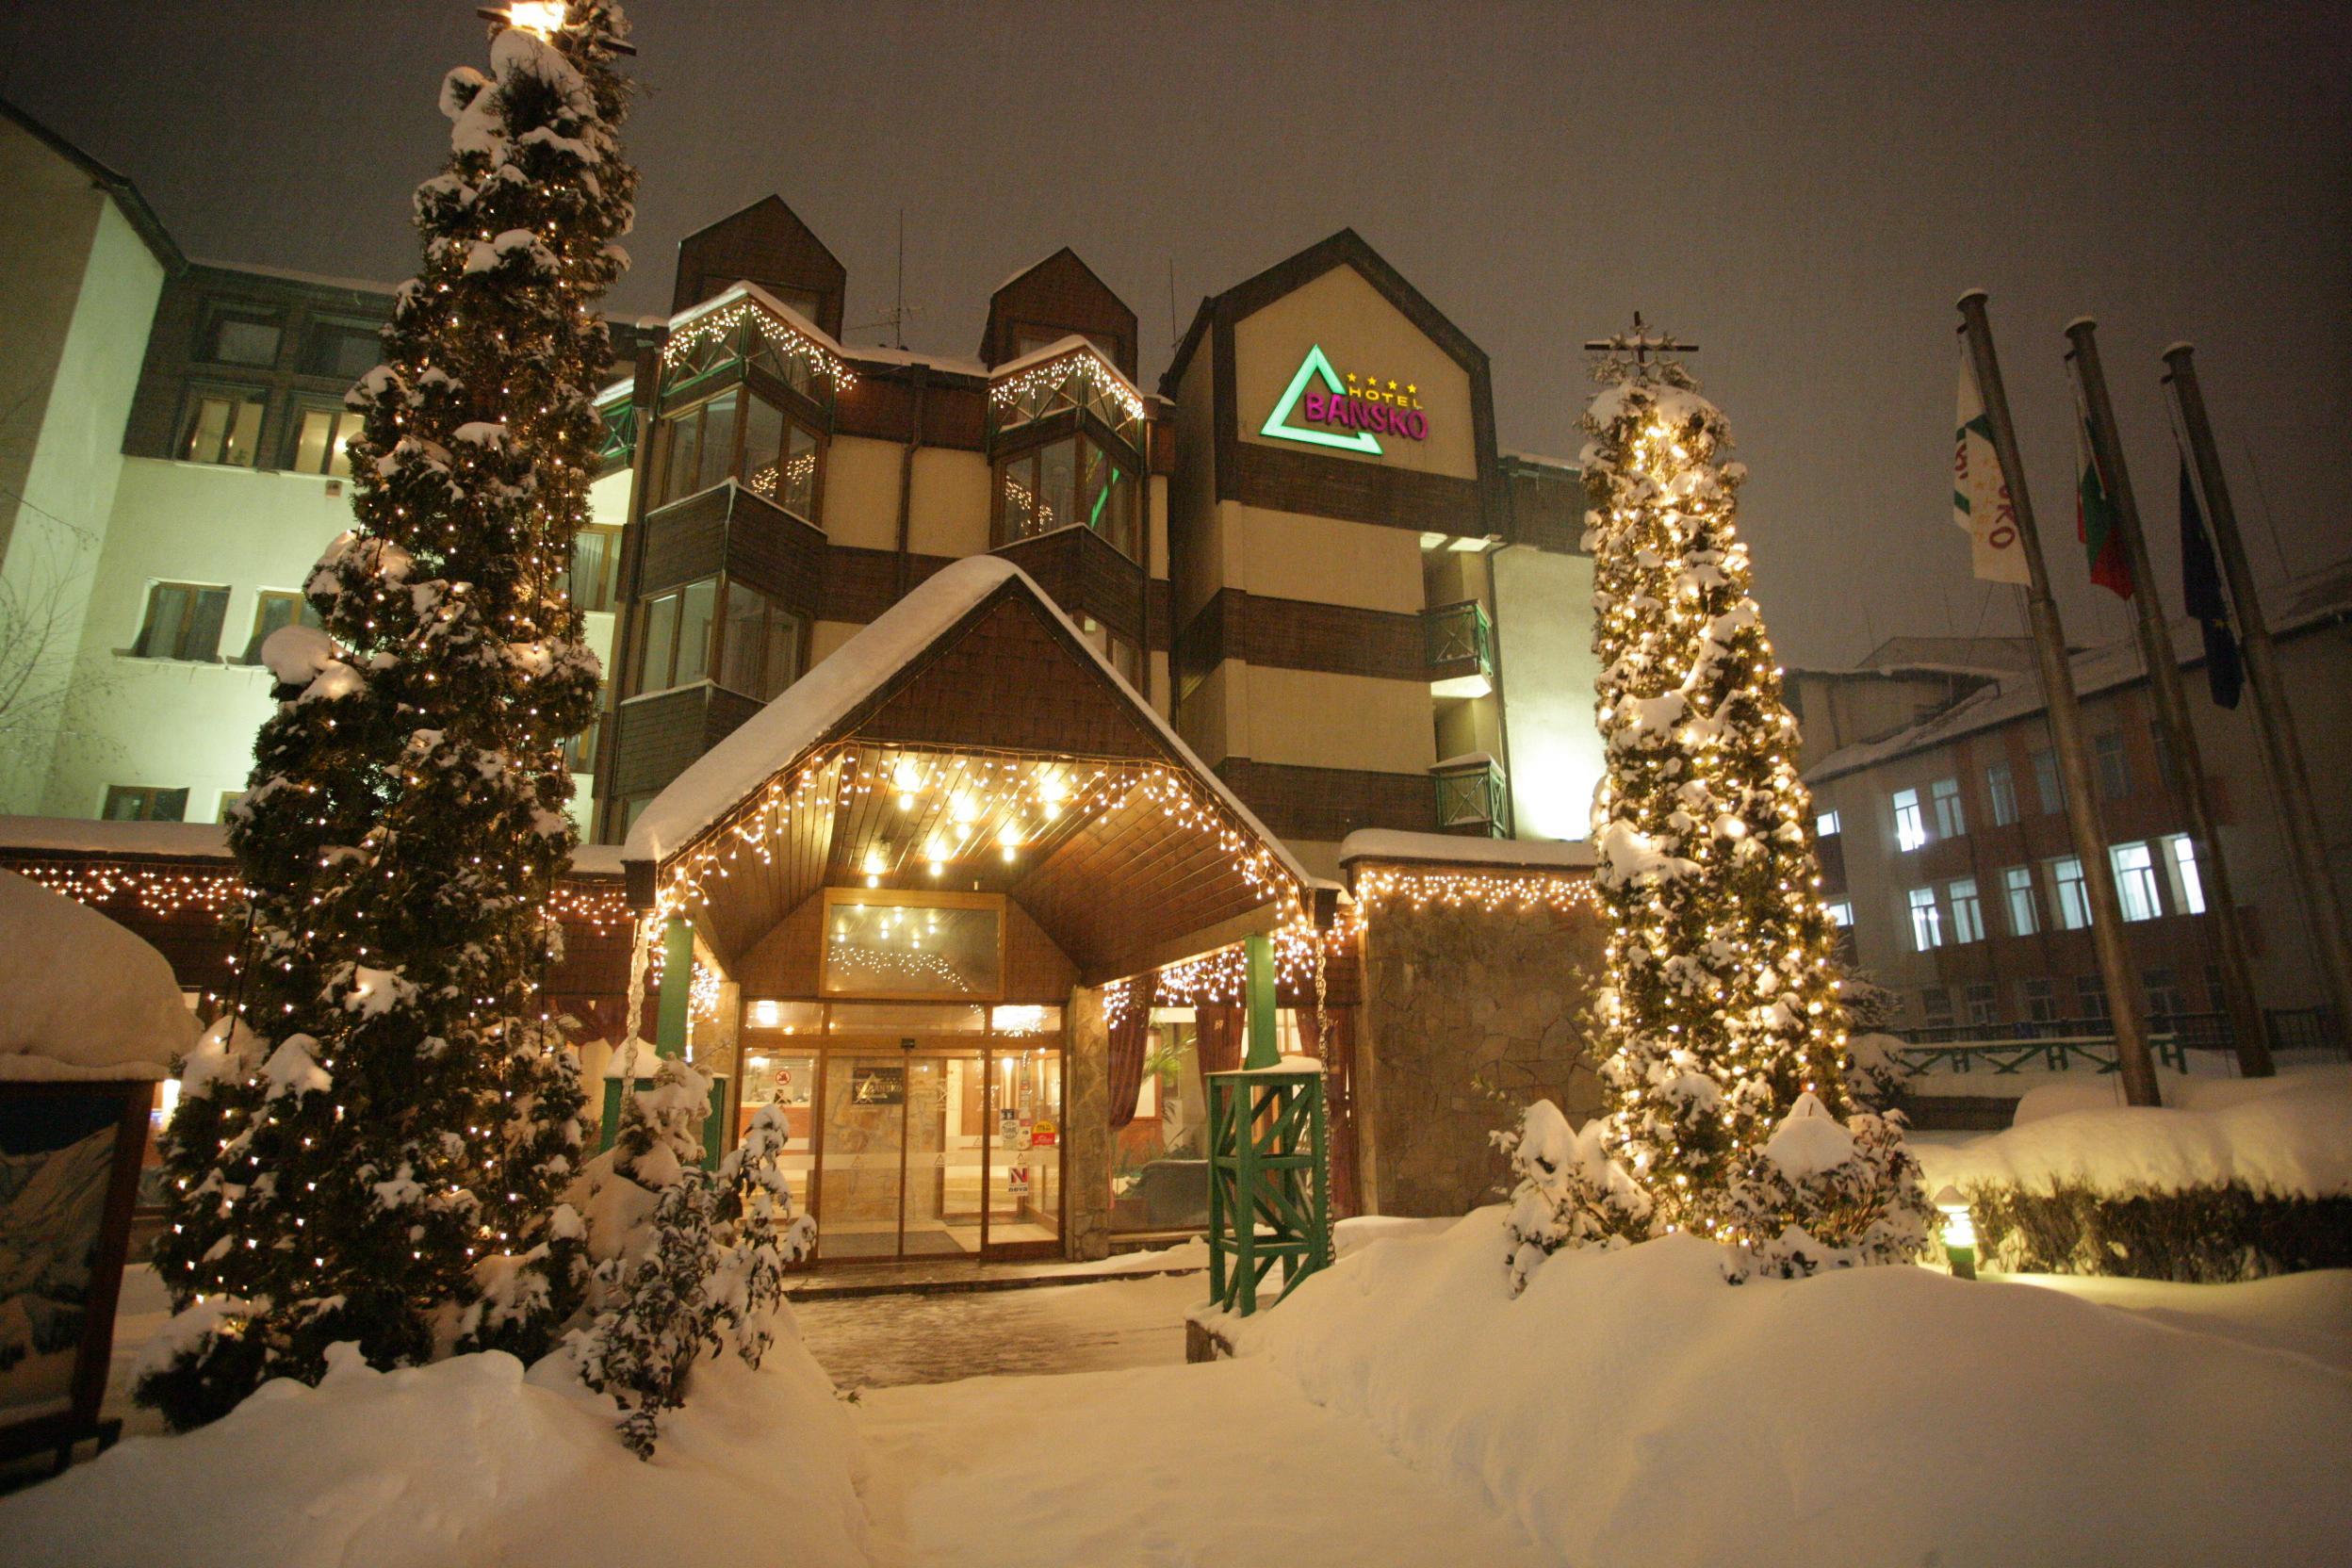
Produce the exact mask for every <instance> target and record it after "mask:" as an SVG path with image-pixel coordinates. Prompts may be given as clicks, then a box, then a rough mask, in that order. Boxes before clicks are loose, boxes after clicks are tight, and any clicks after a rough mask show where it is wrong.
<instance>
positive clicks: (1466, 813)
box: [1429, 751, 1511, 839]
mask: <svg viewBox="0 0 2352 1568" xmlns="http://www.w3.org/2000/svg"><path fill="white" fill-rule="evenodd" d="M1429 782H1430V783H1431V784H1432V785H1434V786H1435V787H1436V790H1437V829H1438V831H1439V832H1441V833H1452V834H1456V835H1459V836H1460V837H1462V838H1466V839H1508V838H1510V837H1511V793H1510V791H1509V789H1508V788H1507V787H1506V785H1505V783H1504V780H1503V770H1502V767H1501V765H1500V764H1498V763H1497V762H1496V761H1495V759H1494V758H1492V757H1489V756H1488V755H1487V754H1486V753H1484V752H1482V751H1479V752H1473V753H1471V754H1470V755H1469V756H1467V757H1457V758H1453V759H1451V760H1447V761H1444V762H1440V763H1439V764H1438V765H1437V766H1436V767H1434V768H1431V769H1430V770H1429Z"/></svg>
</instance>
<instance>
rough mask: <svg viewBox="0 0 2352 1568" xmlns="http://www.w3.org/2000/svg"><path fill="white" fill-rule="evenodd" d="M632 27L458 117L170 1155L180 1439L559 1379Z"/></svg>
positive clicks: (556, 45)
mask: <svg viewBox="0 0 2352 1568" xmlns="http://www.w3.org/2000/svg"><path fill="white" fill-rule="evenodd" d="M626 30H627V24H626V23H625V21H624V20H623V18H622V14H621V8H620V7H619V6H617V5H615V4H612V3H611V0H571V4H570V5H569V6H568V7H566V8H562V21H561V24H559V25H556V26H555V27H554V29H553V30H552V31H551V32H545V33H542V32H539V31H534V30H531V28H528V27H525V26H521V25H507V24H503V23H499V24H493V27H492V36H491V40H490V62H491V71H490V73H489V74H488V75H487V76H485V75H483V74H482V73H480V72H477V71H474V70H471V69H460V70H457V71H454V72H451V73H449V76H448V78H447V79H446V80H445V82H444V84H443V86H442V89H441V109H442V111H443V113H444V114H446V115H447V116H448V117H449V120H450V121H451V122H452V129H451V132H450V138H449V142H450V156H449V163H448V164H447V166H446V167H445V168H444V170H443V171H442V172H441V173H439V174H438V175H436V176H434V177H433V179H431V180H428V181H426V182H425V184H424V185H422V186H420V187H419V188H417V198H416V221H417V227H418V229H419V230H420V231H421V233H422V235H423V265H422V270H420V271H419V273H418V275H417V277H416V278H414V279H412V280H410V281H409V282H408V283H406V284H404V285H402V286H401V287H400V293H399V297H398V301H397V303H396V307H395V311H394V315H393V319H392V320H391V322H390V323H389V325H387V326H386V327H385V329H384V364H383V365H381V366H379V367H378V368H375V369H373V370H370V371H369V372H368V374H367V375H366V376H365V377H363V378H362V379H361V381H360V383H359V384H358V385H357V386H355V387H353V388H352V390H351V393H350V394H349V396H348V397H347V399H346V402H347V404H348V405H349V406H351V407H352V408H354V409H357V410H359V411H361V412H362V413H363V415H364V417H365V424H364V429H363V433H362V434H361V436H360V437H359V438H358V439H356V440H354V441H353V442H352V443H351V471H352V478H353V488H354V500H353V511H354V513H355V515H356V524H355V527H354V528H353V529H352V530H351V531H350V532H348V533H346V534H344V535H343V536H342V537H341V538H339V539H337V540H336V541H335V544H334V545H333V546H332V547H330V548H329V549H328V551H327V553H326V555H325V556H324V557H323V558H322V559H321V560H320V562H319V565H318V568H317V570H316V572H315V574H314V575H313V577H312V578H311V580H310V581H309V583H308V585H307V593H308V596H309V598H310V602H311V603H312V604H313V605H314V606H316V607H317V609H318V611H319V614H320V616H321V618H322V620H323V623H324V630H323V631H321V630H316V629H306V628H288V629H284V630H281V631H279V632H277V633H275V634H273V635H272V636H271V638H270V641H269V643H268V644H267V645H265V647H264V649H263V658H264V660H265V662H267V663H268V664H269V666H270V671H271V674H272V675H273V677H274V678H275V680H276V686H275V695H276V697H277V704H278V705H277V709H276V711H275V713H274V715H273V716H272V717H271V718H270V720H269V721H268V722H267V723H266V724H265V725H264V726H263V727H262V730H261V734H260V737H259V740H258V743H257V744H256V747H255V755H256V761H255V765H254V768H253V776H252V788H251V790H250V792H248V793H247V795H246V796H245V797H244V800H243V801H242V803H241V804H240V805H238V806H237V808H236V809H234V810H233V812H232V814H231V822H230V829H229V836H230V842H231V844H232V846H233V847H234V848H235V850H236V852H237V858H238V862H239V866H240V869H241V871H242V874H243V876H244V880H245V882H246V885H247V886H248V887H249V888H250V890H251V903H250V906H249V907H248V908H247V909H246V910H245V911H243V912H242V915H241V917H240V920H241V923H242V924H243V927H244V939H243V940H242V942H241V944H240V955H241V965H242V975H241V980H240V985H239V988H238V992H237V1008H238V1010H239V1013H240V1015H241V1017H242V1019H243V1021H244V1024H245V1025H246V1029H245V1030H244V1031H240V1032H239V1033H238V1034H237V1037H235V1038H231V1037H230V1036H229V1035H228V1034H226V1033H225V1032H222V1033H221V1034H220V1035H219V1037H217V1038H214V1039H211V1040H209V1041H208V1042H207V1044H206V1045H205V1046H204V1048H203V1049H202V1050H201V1051H200V1052H199V1053H198V1056H197V1058H196V1060H195V1062H193V1063H191V1072H192V1073H193V1074H194V1076H193V1077H192V1078H191V1079H189V1080H187V1081H186V1083H187V1089H186V1092H187V1099H186V1100H185V1101H184V1107H185V1108H184V1110H183V1112H182V1113H181V1114H180V1116H179V1117H178V1118H177V1119H176V1120H175V1122H174V1124H173V1126H172V1131H171V1133H170V1135H169V1136H168V1138H167V1141H166V1144H165V1149H164V1155H165V1165H166V1171H167V1177H168V1180H167V1182H166V1193H167V1197H168V1198H169V1201H170V1223H169V1224H168V1226H167V1227H166V1230H165V1233H164V1235H163V1237H162V1238H161V1240H160V1242H159V1244H158V1246H157V1249H156V1263H157V1266H158V1267H159V1268H160V1270H161V1272H162V1275H163V1279H164V1282H165V1283H166V1284H167V1285H168V1286H169V1288H170V1289H171V1291H172V1296H173V1299H174V1302H175V1304H176V1305H178V1306H179V1307H181V1308H182V1309H190V1308H196V1307H198V1306H199V1305H200V1304H204V1312H203V1313H202V1314H201V1317H202V1319H203V1321H202V1324H201V1326H200V1327H199V1331H193V1332H189V1333H184V1334H179V1335H175V1336H174V1340H173V1343H174V1344H175V1345H176V1346H177V1347H178V1348H177V1353H176V1354H175V1356H174V1357H173V1358H172V1361H171V1362H170V1364H168V1365H166V1366H164V1367H163V1368H161V1369H160V1370H158V1371H156V1372H155V1373H154V1374H153V1375H151V1376H150V1377H149V1378H148V1379H146V1380H145V1381H144V1382H143V1383H142V1385H141V1393H142V1397H146V1398H147V1399H149V1400H150V1401H151V1402H154V1403H157V1404H160V1405H161V1406H162V1407H163V1409H164V1411H165V1412H166V1413H167V1415H168V1416H169V1417H170V1418H171V1419H172V1421H174V1422H175V1423H176V1424H180V1425H188V1424H191V1423H193V1422H196V1421H201V1420H205V1419H209V1418H210V1417H212V1416H213V1415H216V1414H219V1413H221V1412H222V1411H223V1410H225V1409H227V1408H228V1407H229V1406H231V1405H233V1404H234V1403H236V1401H237V1399H239V1398H241V1397H243V1396H244V1395H245V1394H246V1393H247V1392H250V1390H251V1389H252V1388H253V1385H254V1383H255V1382H256V1381H257V1380H259V1379H261V1378H263V1377H270V1376H293V1377H298V1378H303V1379H309V1380H315V1379H317V1378H318V1377H319V1375H320V1374H321V1373H322V1372H323V1370H324V1368H325V1360H324V1353H325V1349H326V1347H327V1346H328V1345H330V1344H331V1343H333V1342H335V1341H337V1340H356V1341H357V1342H358V1343H359V1345H360V1347H361V1349H362V1351H363V1352H364V1354H365V1355H366V1356H367V1358H368V1361H370V1362H371V1363H373V1364H377V1365H379V1366H384V1365H390V1364H396V1363H401V1362H415V1361H418V1360H422V1359H425V1358H427V1357H429V1356H432V1355H434V1354H437V1353H441V1352H443V1351H446V1350H447V1349H449V1348H450V1347H451V1344H452V1343H453V1341H454V1339H455V1336H456V1335H457V1334H458V1333H460V1332H461V1331H466V1330H469V1329H470V1330H471V1331H473V1334H474V1336H475V1337H474V1339H473V1340H472V1341H471V1342H472V1343H485V1344H499V1345H503V1346H506V1347H508V1348H516V1349H518V1350H522V1351H524V1352H526V1353H528V1352H530V1351H531V1350H532V1349H534V1348H544V1346H545V1342H546V1339H547V1336H548V1335H550V1334H551V1333H552V1332H553V1331H554V1327H555V1325H556V1324H557V1323H558V1322H560V1321H561V1319H562V1318H563V1317H564V1315H568V1312H569V1310H570V1304H571V1303H576V1302H577V1299H578V1298H579V1292H580V1285H581V1283H582V1281H581V1280H580V1278H579V1277H578V1276H579V1275H580V1272H581V1271H582V1270H584V1267H585V1263H584V1260H583V1258H582V1257H581V1255H580V1248H579V1247H578V1246H577V1245H574V1243H575V1242H576V1240H577V1235H576V1232H577V1229H578V1224H579V1218H578V1217H577V1216H576V1215H570V1214H568V1213H567V1212H566V1211H564V1210H562V1209H561V1208H560V1207H559V1205H558V1204H557V1202H556V1198H557V1195H558V1194H559V1193H560V1192H561V1191H562V1190H563V1188H564V1186H565V1185H566V1184H568V1183H570V1182H571V1181H572V1180H573V1179H574V1177H575V1175H576V1170H575V1166H576V1163H577V1157H578V1145H579V1141H580V1122H579V1119H578V1113H579V1110H580V1104H581V1094H580V1086H579V1083H578V1081H577V1073H576V1069H575V1066H574V1063H573V1058H572V1056H571V1054H570V1053H569V1052H568V1051H567V1050H566V1049H565V1048H564V1044H563V1042H562V1040H561V1039H560V1038H559V1037H558V1035H557V1032H556V1030H555V1028H554V1026H553V1025H552V1023H551V1022H550V1021H549V1020H548V1019H547V1008H546V1005H545V1003H544V1000H543V997H542V994H541V990H540V985H541V981H542V979H543V977H544V975H545V974H546V972H547V968H548V966H549V965H550V964H551V963H552V962H553V961H554V960H555V958H556V957H557V956H558V953H559V944H560V941H561V932H560V928H559V926H558V924H557V923H556V919H555V916H554V914H553V913H552V910H551V906H550V903H549V895H550V893H551V892H552V890H553V889H554V886H555V882H556V879H557V878H558V877H559V876H560V875H561V874H563V872H564V869H565V868H566V867H567V866H568V864H569V862H570V856H571V852H572V848H573V845H574V843H575V834H574V831H573V828H572V825H571V821H570V818H569V816H568V815H567V813H566V810H565V807H566V804H567V802H568V801H569V799H570V797H571V778H570V774H569V772H568V770H567V769H566V768H565V767H564V762H563V760H562V758H561V754H560V747H561V744H562V743H563V741H564V738H565V737H566V736H568V735H570V734H572V733H574V732H576V731H578V730H580V728H582V727H584V726H585V725H586V724H587V722H588V720H589V718H590V716H591V713H592V711H593V707H594V703H595V699H596V684H597V678H598V671H597V667H596V659H595V656H594V655H593V654H592V653H591V652H590V651H589V649H588V647H587V645H585V644H584V643H583V642H582V641H581V639H580V614H579V613H578V612H577V611H576V610H575V609H574V608H573V607H572V605H571V603H570V601H569V599H568V597H567V596H566V572H567V567H568V564H569V557H570V550H571V545H572V540H573V535H574V534H575V532H576V531H578V529H579V528H580V524H581V523H582V522H583V521H584V520H585V519H586V518H587V515H588V498H587V492H588V484H589V482H590V481H591V479H593V478H594V476H595V466H596V450H597V447H598V444H599V436H600V430H599V422H598V419H597V416H596V411H595V408H594V406H593V404H592V401H591V399H592V397H593V395H594V392H595V390H596V384H597V382H598V380H599V378H600V375H601V373H602V371H603V370H604V368H605V367H606V365H607V364H608V363H609V361H610V359H611V345H610V341H609V339H608V336H607V334H606V330H605V326H604V322H603V320H602V319H601V318H600V317H599V316H598V315H597V314H596V308H595V306H596V300H597V298H598V297H599V296H600V295H602V294H603V293H604V292H605V290H606V289H607V288H609V287H610V286H612V284H613V281H614V279H615V278H617V277H618V276H619V274H620V272H621V270H622V269H623V267H624V266H625V265H626V260H627V258H626V257H625V255H624V254H623V253H622V252H621V250H620V249H619V247H618V245H617V243H616V241H617V240H618V239H619V237H621V236H622V235H623V234H625V233H626V232H627V231H628V229H629V221H630V199H631V196H632V194H633V192H634V188H635V185H636V175H635V172H634V171H633V170H631V169H630V168H629V165H628V164H627V163H626V162H625V161H623V158H622V156H621V148H620V143H619V140H618V131H619V127H620V122H621V118H622V114H623V110H624V108H625V106H626V102H627V97H628V85H627V83H626V82H625V81H624V80H623V78H621V77H620V76H619V75H618V74H617V73H615V71H614V70H613V58H614V55H615V52H616V46H618V45H620V44H621V43H622V42H623V41H624V39H625V36H626ZM485 1287H490V1288H492V1290H493V1292H494V1295H495V1301H494V1302H493V1305H494V1307H495V1309H496V1310H495V1311H492V1312H488V1313H484V1312H480V1311H477V1312H473V1313H470V1314H469V1313H468V1311H467V1309H468V1308H469V1306H471V1305H473V1304H474V1303H476V1302H477V1301H478V1300H480V1299H482V1292H483V1289H484V1288H485ZM224 1299H225V1300H227V1301H230V1302H233V1303H235V1307H234V1310H229V1311H223V1310H221V1301H222V1300H224ZM193 1322H194V1320H191V1323H193Z"/></svg>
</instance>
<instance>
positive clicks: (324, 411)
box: [286, 406, 360, 479]
mask: <svg viewBox="0 0 2352 1568" xmlns="http://www.w3.org/2000/svg"><path fill="white" fill-rule="evenodd" d="M359 425H360V416H359V414H358V412H357V411H356V410H354V409H349V408H329V407H324V406H319V407H310V408H304V409H302V410H301V417H300V419H299V420H298V421H297V422H296V424H295V426H294V450H293V452H292V453H291V454H290V456H289V461H288V462H287V464H286V466H287V467H289V468H292V469H293V470H294V471H295V472H296V473H302V474H323V475H325V476H327V477H328V478H330V479H349V478H350V477H351V455H350V453H348V452H347V451H345V450H344V448H345V446H346V445H347V444H348V443H349V442H350V441H351V437H352V436H354V435H357V434H358V433H359Z"/></svg>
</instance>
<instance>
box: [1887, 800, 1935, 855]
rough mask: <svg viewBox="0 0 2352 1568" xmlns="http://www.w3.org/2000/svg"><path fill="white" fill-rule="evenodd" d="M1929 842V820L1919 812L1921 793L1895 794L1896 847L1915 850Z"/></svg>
mask: <svg viewBox="0 0 2352 1568" xmlns="http://www.w3.org/2000/svg"><path fill="white" fill-rule="evenodd" d="M1925 842H1927V819H1926V818H1925V817H1924V816H1922V815H1921V814H1920V812H1919V791H1917V790H1897V791H1896V792H1895V846H1896V847H1897V848H1898V849H1902V850H1905V851H1908V850H1914V849H1917V848H1919V846H1920V845H1921V844H1923V843H1925Z"/></svg>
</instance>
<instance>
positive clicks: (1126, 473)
mask: <svg viewBox="0 0 2352 1568" xmlns="http://www.w3.org/2000/svg"><path fill="white" fill-rule="evenodd" d="M1135 468H1136V465H1135V463H1134V462H1133V461H1132V460H1130V459H1129V458H1128V457H1127V456H1126V455H1125V454H1124V453H1121V452H1119V451H1118V450H1116V449H1112V448H1109V447H1106V446H1104V445H1103V443H1102V442H1100V441H1098V440H1096V439H1095V438H1094V437H1093V436H1091V435H1086V434H1079V435H1066V436H1064V437H1063V438H1062V439H1060V440H1059V441H1048V442H1046V443H1045V444H1044V445H1043V446H1039V447H1032V448H1030V449H1028V450H1026V451H1021V452H1014V453H1012V454H1010V455H1008V456H1005V457H1001V458H999V459H997V464H996V530H995V542H996V544H997V545H999V546H1004V545H1010V544H1015V543H1018V542H1019V541H1021V540H1023V539H1033V538H1035V537H1037V535H1038V534H1040V533H1051V532H1053V531H1054V530H1056V529H1062V528H1068V527H1070V525H1071V524H1072V523H1083V524H1085V525H1086V527H1088V528H1090V529H1092V530H1094V531H1095V532H1097V533H1099V534H1101V535H1102V536H1103V538H1105V539H1107V540H1109V541H1110V543H1111V545H1112V547H1114V548H1116V549H1117V550H1118V551H1119V553H1120V554H1121V555H1124V556H1126V557H1127V558H1128V559H1129V560H1131V561H1132V560H1135V559H1138V552H1137V550H1136V547H1135V531H1136V530H1135V509H1136V505H1137V499H1136V498H1137V496H1138V495H1139V494H1140V486H1139V483H1138V482H1137V478H1136V473H1135Z"/></svg>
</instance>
